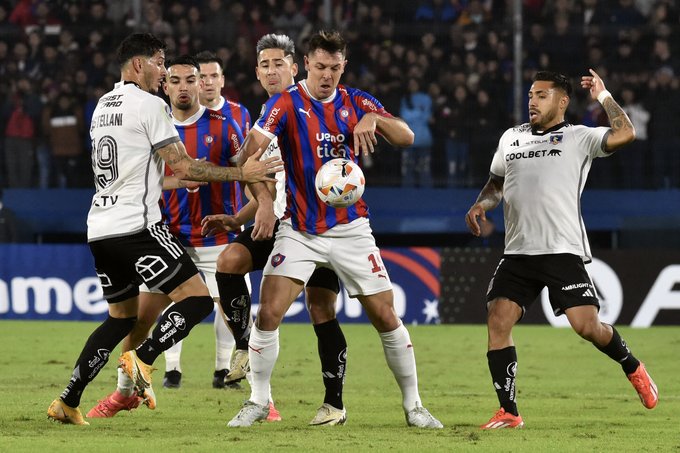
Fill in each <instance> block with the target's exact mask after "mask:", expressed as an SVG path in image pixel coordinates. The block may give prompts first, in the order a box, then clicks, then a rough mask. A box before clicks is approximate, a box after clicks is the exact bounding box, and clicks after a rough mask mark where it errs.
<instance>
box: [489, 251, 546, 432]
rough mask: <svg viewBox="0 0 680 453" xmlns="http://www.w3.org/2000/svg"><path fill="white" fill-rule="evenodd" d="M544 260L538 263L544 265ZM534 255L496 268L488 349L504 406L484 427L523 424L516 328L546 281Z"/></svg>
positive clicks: (507, 259)
mask: <svg viewBox="0 0 680 453" xmlns="http://www.w3.org/2000/svg"><path fill="white" fill-rule="evenodd" d="M540 264H541V263H538V264H537V267H539V268H540ZM531 265H532V261H531V257H529V258H527V257H513V256H505V257H503V258H502V259H501V260H500V262H499V264H498V266H497V267H496V271H495V272H494V274H493V276H492V278H491V283H490V285H489V291H488V292H487V295H486V301H485V302H486V308H487V331H488V352H487V354H486V357H487V362H488V366H489V372H490V373H491V380H492V382H493V386H494V389H495V390H496V396H497V397H498V402H499V405H500V409H498V411H497V412H496V414H495V415H494V416H493V417H491V419H490V420H489V421H488V422H487V423H485V424H484V425H482V426H481V428H482V429H499V428H521V427H522V426H524V421H523V420H522V417H521V415H520V414H519V411H518V409H517V392H516V387H515V380H516V377H517V350H516V349H515V344H514V342H513V340H512V328H513V326H514V325H515V324H516V323H517V322H518V321H519V320H520V319H521V318H522V316H523V315H524V312H525V311H526V309H527V308H528V307H529V306H530V305H531V303H532V302H533V301H534V300H535V299H536V297H538V295H539V294H540V292H541V290H542V289H543V286H544V284H543V283H542V282H541V280H540V279H539V278H538V277H539V276H537V275H534V270H533V267H532V266H531Z"/></svg>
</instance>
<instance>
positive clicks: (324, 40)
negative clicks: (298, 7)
mask: <svg viewBox="0 0 680 453" xmlns="http://www.w3.org/2000/svg"><path fill="white" fill-rule="evenodd" d="M318 49H321V50H325V51H326V52H328V53H331V54H333V53H336V52H340V53H342V56H343V57H344V56H345V55H346V53H347V42H345V39H344V38H343V37H342V35H341V34H340V32H338V31H335V30H330V31H329V30H319V31H318V32H316V33H314V34H313V35H312V36H311V37H310V38H309V43H308V44H307V55H311V54H313V53H314V52H316V51H317V50H318Z"/></svg>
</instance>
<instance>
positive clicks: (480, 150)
mask: <svg viewBox="0 0 680 453" xmlns="http://www.w3.org/2000/svg"><path fill="white" fill-rule="evenodd" d="M468 114H469V115H470V117H471V118H472V121H473V124H472V126H471V127H470V164H469V165H470V167H469V171H470V181H469V182H468V185H469V186H471V187H474V186H480V185H483V184H484V183H485V182H486V180H487V179H488V176H489V166H490V165H491V157H492V156H493V154H494V152H495V151H496V146H497V145H498V139H499V138H500V136H501V133H502V132H503V130H504V129H505V126H506V124H507V119H506V115H505V111H504V109H502V108H501V106H499V105H498V104H497V103H492V102H491V98H490V97H489V93H488V92H487V91H486V90H484V89H478V91H477V94H476V102H474V103H473V104H472V107H471V109H470V111H469V113H468Z"/></svg>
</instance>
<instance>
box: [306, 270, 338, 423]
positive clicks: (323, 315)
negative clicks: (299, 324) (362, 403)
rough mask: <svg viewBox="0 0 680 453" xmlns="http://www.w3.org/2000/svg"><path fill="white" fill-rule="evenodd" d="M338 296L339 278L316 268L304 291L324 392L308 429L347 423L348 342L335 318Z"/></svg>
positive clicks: (328, 271)
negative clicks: (345, 400)
mask: <svg viewBox="0 0 680 453" xmlns="http://www.w3.org/2000/svg"><path fill="white" fill-rule="evenodd" d="M339 292H340V285H339V282H338V276H337V275H336V274H335V272H333V271H332V270H330V269H328V268H323V267H320V268H317V269H316V270H315V271H314V273H313V274H312V276H311V278H310V279H309V281H308V282H307V285H306V287H305V296H306V301H307V310H309V317H310V319H311V320H312V324H313V325H314V333H315V334H316V337H317V344H318V352H319V359H320V361H321V375H322V376H323V385H324V387H325V389H326V393H325V395H324V400H323V405H322V406H321V407H320V408H319V410H318V412H317V414H316V416H315V417H314V419H313V420H312V421H311V422H310V424H311V425H337V424H342V423H344V422H345V420H346V419H347V413H346V411H345V406H344V404H343V401H342V389H343V385H344V383H345V372H346V366H347V341H346V340H345V335H344V334H343V332H342V329H341V328H340V324H339V323H338V320H337V319H336V317H335V302H336V300H337V298H338V293H339Z"/></svg>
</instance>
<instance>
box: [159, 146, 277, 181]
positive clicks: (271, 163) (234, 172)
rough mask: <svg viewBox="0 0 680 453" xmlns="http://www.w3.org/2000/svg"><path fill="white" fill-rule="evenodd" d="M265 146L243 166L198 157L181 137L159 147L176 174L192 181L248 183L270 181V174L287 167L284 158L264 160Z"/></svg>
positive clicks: (160, 153) (164, 158)
mask: <svg viewBox="0 0 680 453" xmlns="http://www.w3.org/2000/svg"><path fill="white" fill-rule="evenodd" d="M263 152H264V150H259V151H258V152H256V153H254V154H253V155H252V156H250V157H249V158H248V159H247V160H246V162H245V163H244V164H243V166H241V167H220V166H216V165H212V164H211V163H208V162H205V161H198V160H194V159H192V158H191V157H189V155H188V154H187V152H186V149H185V148H184V144H183V143H182V142H180V141H178V142H174V143H171V144H169V145H166V146H164V147H163V148H160V149H159V150H158V154H159V155H160V156H161V157H162V158H163V160H164V161H165V163H166V164H168V167H170V169H171V170H172V172H173V173H174V175H175V176H177V177H178V178H180V179H190V180H192V181H208V182H223V181H244V182H246V183H253V182H260V181H270V182H276V179H275V178H272V177H270V176H267V175H269V174H271V173H276V172H278V171H281V170H283V165H282V162H281V160H280V159H276V158H270V159H265V160H262V161H260V160H259V158H260V156H262V153H263Z"/></svg>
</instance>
